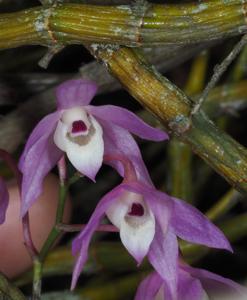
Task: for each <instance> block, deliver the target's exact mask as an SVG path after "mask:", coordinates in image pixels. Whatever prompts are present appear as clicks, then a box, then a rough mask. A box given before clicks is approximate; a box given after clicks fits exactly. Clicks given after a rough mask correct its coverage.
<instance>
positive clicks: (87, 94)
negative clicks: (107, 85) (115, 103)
mask: <svg viewBox="0 0 247 300" xmlns="http://www.w3.org/2000/svg"><path fill="white" fill-rule="evenodd" d="M97 89H98V87H97V85H96V83H95V82H93V81H90V80H82V79H77V80H76V79H74V80H68V81H66V82H64V83H62V84H61V85H59V86H58V88H57V90H56V97H57V108H58V109H59V110H61V109H68V108H71V107H75V106H84V105H88V104H89V103H90V102H91V100H92V99H93V97H94V96H95V94H96V92H97Z"/></svg>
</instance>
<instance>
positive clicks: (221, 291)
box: [135, 263, 246, 300]
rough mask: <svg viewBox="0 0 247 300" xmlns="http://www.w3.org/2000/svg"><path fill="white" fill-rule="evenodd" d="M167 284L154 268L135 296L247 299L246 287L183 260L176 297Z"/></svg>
mask: <svg viewBox="0 0 247 300" xmlns="http://www.w3.org/2000/svg"><path fill="white" fill-rule="evenodd" d="M167 284H169V283H167V282H166V280H164V278H162V277H161V276H160V275H159V274H158V273H157V272H155V271H154V272H153V273H151V274H150V275H149V276H148V277H146V278H145V279H144V280H143V281H142V282H141V284H140V285H139V287H138V289H137V293H136V296H135V300H209V299H215V300H216V299H218V300H219V299H222V300H223V299H224V300H227V299H228V300H233V299H234V300H240V299H242V300H243V299H246V298H242V297H243V296H246V291H245V289H244V288H243V287H242V286H240V285H239V284H237V283H235V282H234V281H232V280H230V279H227V278H224V277H222V276H219V275H217V274H214V273H211V272H208V271H206V270H203V269H196V268H192V267H190V266H188V265H186V264H184V263H179V268H178V284H177V296H176V298H174V297H173V296H172V295H171V294H170V292H169V289H168V288H167ZM240 297H241V298H240Z"/></svg>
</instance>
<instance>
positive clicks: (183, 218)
mask: <svg viewBox="0 0 247 300" xmlns="http://www.w3.org/2000/svg"><path fill="white" fill-rule="evenodd" d="M172 199H173V202H174V204H173V209H174V211H173V215H172V220H171V222H172V227H173V229H174V232H175V234H176V235H177V236H179V237H180V238H181V239H184V240H186V241H189V242H192V243H197V244H202V245H206V246H208V247H214V248H219V249H226V250H229V251H232V248H231V246H230V244H229V242H228V240H227V239H226V237H225V236H224V234H223V233H222V232H221V231H220V230H219V229H218V228H217V227H216V226H215V225H214V224H213V223H211V222H210V221H209V220H208V219H207V218H206V217H205V216H204V215H203V214H202V213H201V212H200V211H199V210H197V209H196V208H194V207H193V206H191V205H189V204H187V203H185V202H184V201H181V200H178V199H175V198H172Z"/></svg>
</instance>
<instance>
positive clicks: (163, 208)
mask: <svg viewBox="0 0 247 300" xmlns="http://www.w3.org/2000/svg"><path fill="white" fill-rule="evenodd" d="M109 160H118V161H121V163H122V164H123V166H124V179H123V182H122V183H121V184H120V185H118V186H117V187H115V188H114V189H113V190H112V191H110V192H109V193H108V194H106V195H105V196H104V197H103V198H102V199H101V200H100V202H99V203H98V205H97V207H96V209H95V211H94V212H93V214H92V216H91V218H90V220H89V222H88V224H87V225H86V227H85V228H84V230H83V231H82V232H81V233H80V234H79V235H78V236H77V237H76V239H75V240H74V241H73V243H72V253H73V254H74V255H75V254H77V253H78V257H77V261H76V264H75V268H74V272H73V278H72V288H74V287H75V285H76V282H77V279H78V277H79V275H80V272H81V270H82V268H83V265H84V264H85V262H86V260H87V256H88V247H89V243H90V240H91V237H92V235H93V233H94V232H95V231H96V229H97V228H98V226H99V225H100V223H101V220H102V219H103V217H104V216H107V217H108V219H109V220H110V221H111V223H112V224H113V225H115V226H116V227H117V228H118V229H119V232H120V238H121V241H122V243H123V245H124V246H125V247H126V249H127V250H128V252H129V253H130V254H131V255H132V256H133V257H134V258H135V259H136V261H137V263H138V265H139V264H140V263H141V262H142V260H143V258H144V257H145V256H146V255H147V256H148V259H149V261H150V263H151V264H152V265H153V267H154V268H155V269H156V271H157V272H158V274H159V275H160V276H161V278H163V279H164V280H165V281H166V283H167V286H168V290H169V291H170V294H171V295H172V296H173V297H174V299H175V295H176V290H177V289H176V287H177V269H178V242H177V237H180V238H182V239H184V240H187V241H189V242H193V243H198V244H203V245H206V246H209V247H215V248H222V249H227V250H231V246H230V245H229V242H228V241H227V239H226V238H225V237H224V235H223V233H222V232H221V231H220V230H219V229H218V228H217V227H216V226H215V225H213V224H212V223H211V222H210V221H209V220H208V219H207V218H206V217H204V215H203V214H202V213H200V212H199V211H198V210H197V209H196V208H194V207H192V206H191V205H189V204H187V203H185V202H183V201H180V200H178V199H175V198H172V197H170V196H168V195H167V194H165V193H162V192H159V191H157V190H156V189H155V188H154V187H153V186H152V185H150V184H147V183H144V182H142V181H140V180H139V178H138V175H137V174H136V172H135V169H134V167H133V165H132V163H131V162H130V161H129V160H128V159H127V158H124V157H119V156H118V157H116V156H113V155H112V156H111V155H109V156H105V158H104V161H106V162H107V161H109Z"/></svg>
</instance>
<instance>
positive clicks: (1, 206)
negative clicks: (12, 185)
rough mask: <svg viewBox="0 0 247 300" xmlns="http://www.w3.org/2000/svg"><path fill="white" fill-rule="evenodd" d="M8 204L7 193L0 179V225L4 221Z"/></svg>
mask: <svg viewBox="0 0 247 300" xmlns="http://www.w3.org/2000/svg"><path fill="white" fill-rule="evenodd" d="M8 204H9V193H8V190H7V187H6V185H5V183H4V181H3V179H2V178H1V177H0V224H2V223H4V221H5V216H6V211H7V208H8Z"/></svg>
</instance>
